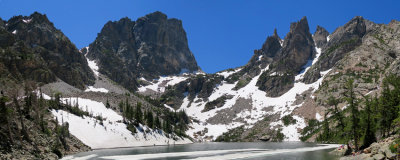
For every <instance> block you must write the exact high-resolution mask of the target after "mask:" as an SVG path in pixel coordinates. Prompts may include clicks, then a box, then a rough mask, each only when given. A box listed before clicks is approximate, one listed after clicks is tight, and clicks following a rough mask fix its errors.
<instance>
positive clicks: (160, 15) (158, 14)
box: [145, 11, 167, 19]
mask: <svg viewBox="0 0 400 160" xmlns="http://www.w3.org/2000/svg"><path fill="white" fill-rule="evenodd" d="M145 17H148V18H157V19H158V18H163V19H167V15H166V14H164V13H162V12H160V11H155V12H153V13H150V14H147V15H146V16H145Z"/></svg>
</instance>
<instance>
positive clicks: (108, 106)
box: [106, 97, 111, 108]
mask: <svg viewBox="0 0 400 160" xmlns="http://www.w3.org/2000/svg"><path fill="white" fill-rule="evenodd" d="M106 108H111V106H110V102H109V101H108V97H107V101H106Z"/></svg>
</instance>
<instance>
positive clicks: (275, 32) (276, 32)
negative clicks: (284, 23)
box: [273, 28, 278, 36]
mask: <svg viewBox="0 0 400 160" xmlns="http://www.w3.org/2000/svg"><path fill="white" fill-rule="evenodd" d="M273 36H278V31H277V29H276V28H275V29H274V35H273Z"/></svg>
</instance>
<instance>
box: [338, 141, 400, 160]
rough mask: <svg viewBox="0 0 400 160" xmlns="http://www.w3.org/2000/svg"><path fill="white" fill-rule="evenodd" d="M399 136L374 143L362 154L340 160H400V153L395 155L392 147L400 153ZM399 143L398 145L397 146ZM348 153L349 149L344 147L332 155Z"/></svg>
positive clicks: (354, 154)
mask: <svg viewBox="0 0 400 160" xmlns="http://www.w3.org/2000/svg"><path fill="white" fill-rule="evenodd" d="M399 137H400V136H399V135H396V136H392V137H389V138H386V139H383V140H381V141H379V142H375V143H372V144H371V146H369V147H368V148H366V149H364V150H363V151H361V152H358V153H353V154H352V155H350V156H344V157H341V158H340V160H356V159H366V160H382V159H393V160H395V159H396V160H398V159H400V154H399V153H397V154H396V153H393V152H392V151H391V147H394V148H395V149H397V151H399V146H398V139H399ZM396 143H397V145H396ZM346 151H347V147H344V149H335V150H334V151H332V152H331V153H332V154H336V155H344V154H345V152H346Z"/></svg>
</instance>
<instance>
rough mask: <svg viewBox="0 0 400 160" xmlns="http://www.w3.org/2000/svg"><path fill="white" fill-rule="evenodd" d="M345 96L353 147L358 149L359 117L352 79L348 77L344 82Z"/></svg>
mask: <svg viewBox="0 0 400 160" xmlns="http://www.w3.org/2000/svg"><path fill="white" fill-rule="evenodd" d="M345 90H346V92H345V96H346V100H347V103H348V105H349V109H350V122H351V129H350V130H351V131H350V132H351V135H352V138H353V140H354V146H355V149H356V150H358V142H359V138H360V135H359V121H360V119H359V117H358V107H357V102H356V97H355V94H354V80H353V79H350V80H348V81H347V83H346V84H345Z"/></svg>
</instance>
